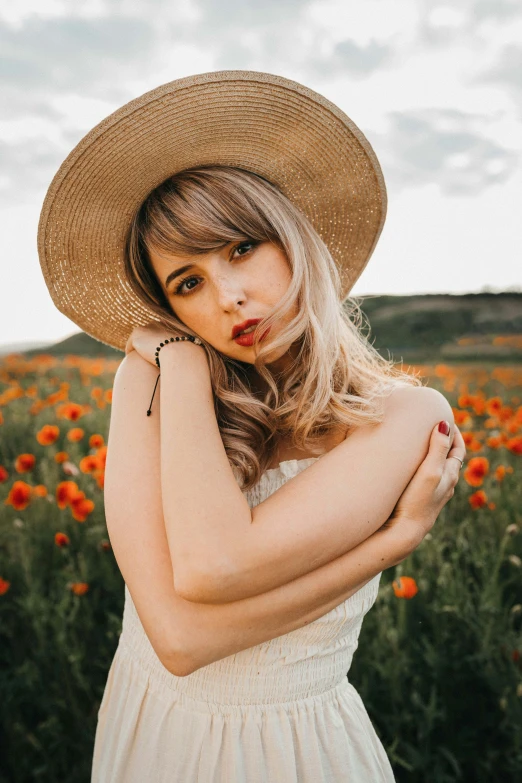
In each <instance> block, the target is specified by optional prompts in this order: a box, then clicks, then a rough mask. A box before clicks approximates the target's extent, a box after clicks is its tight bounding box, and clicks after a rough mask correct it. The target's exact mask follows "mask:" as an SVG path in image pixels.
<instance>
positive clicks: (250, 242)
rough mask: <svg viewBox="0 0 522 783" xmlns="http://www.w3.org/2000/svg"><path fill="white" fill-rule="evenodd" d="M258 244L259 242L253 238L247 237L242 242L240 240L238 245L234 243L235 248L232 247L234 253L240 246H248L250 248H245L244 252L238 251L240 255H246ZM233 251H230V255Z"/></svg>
mask: <svg viewBox="0 0 522 783" xmlns="http://www.w3.org/2000/svg"><path fill="white" fill-rule="evenodd" d="M259 244H260V242H256V241H255V240H253V239H248V240H246V241H244V242H240V243H239V244H238V245H236V246H235V248H234V253H235V252H237V251H239V250H240V249H241V248H244V247H247V248H248V247H250V250H248V249H247V251H246V253H240V256H246V255H248V253H251V252H252V251H253V250H255V248H256V247H257V246H258V245H259ZM234 253H232V255H234Z"/></svg>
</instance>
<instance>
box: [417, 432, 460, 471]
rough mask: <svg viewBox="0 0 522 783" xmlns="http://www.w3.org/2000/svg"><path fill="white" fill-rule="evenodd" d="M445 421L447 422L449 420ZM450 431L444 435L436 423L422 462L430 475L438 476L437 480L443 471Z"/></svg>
mask: <svg viewBox="0 0 522 783" xmlns="http://www.w3.org/2000/svg"><path fill="white" fill-rule="evenodd" d="M447 423H448V424H449V422H447ZM450 433H451V431H450V432H449V433H448V434H447V435H446V434H445V433H444V432H441V431H440V430H439V424H438V423H437V424H436V425H435V426H434V427H433V429H432V431H431V436H430V443H429V451H428V454H427V455H426V458H425V460H424V462H425V464H426V467H427V469H428V470H429V472H430V473H431V474H432V476H433V477H434V478H438V480H440V477H441V476H442V474H443V472H444V466H445V464H446V457H447V456H448V449H449V446H450ZM452 461H453V460H452Z"/></svg>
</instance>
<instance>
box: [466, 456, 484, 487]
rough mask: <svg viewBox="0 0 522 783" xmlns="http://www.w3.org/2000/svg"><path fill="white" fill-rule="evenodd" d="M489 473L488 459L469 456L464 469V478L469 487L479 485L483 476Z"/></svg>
mask: <svg viewBox="0 0 522 783" xmlns="http://www.w3.org/2000/svg"><path fill="white" fill-rule="evenodd" d="M488 473H489V460H488V459H487V457H471V459H470V460H468V464H467V465H466V470H465V471H464V478H465V480H466V481H467V482H468V484H469V485H470V487H480V485H481V484H482V482H483V481H484V476H487V474H488Z"/></svg>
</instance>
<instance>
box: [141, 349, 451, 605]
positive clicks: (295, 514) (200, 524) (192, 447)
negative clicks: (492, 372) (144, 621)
mask: <svg viewBox="0 0 522 783" xmlns="http://www.w3.org/2000/svg"><path fill="white" fill-rule="evenodd" d="M164 350H165V356H164V357H163V362H162V372H161V381H160V384H161V385H160V397H161V411H160V431H161V494H162V498H163V513H164V518H165V525H166V530H167V538H168V542H169V547H170V553H171V558H172V562H173V565H174V579H175V587H176V591H177V592H178V594H179V595H181V596H182V597H184V598H186V599H187V600H190V601H195V602H202V603H214V602H216V603H226V602H228V601H235V600H240V599H242V598H248V597H251V596H254V595H258V594H260V593H263V592H267V591H269V590H271V589H274V588H276V587H279V586H281V585H283V584H288V583H289V582H291V581H292V580H294V579H296V578H298V577H300V576H303V575H304V574H307V573H309V572H310V571H312V570H315V569H316V568H319V567H320V566H323V565H326V564H327V563H330V562H331V561H332V560H335V559H336V558H338V557H340V556H341V555H343V554H345V553H347V552H348V551H350V550H351V549H353V548H354V547H355V546H357V545H358V544H360V543H362V542H363V541H364V540H365V539H367V538H368V537H369V536H371V535H372V534H373V533H375V532H376V531H377V530H378V529H379V528H380V527H381V526H382V525H383V524H384V523H385V522H386V520H387V519H389V517H390V516H391V514H392V512H393V509H394V507H395V505H396V503H397V501H398V499H399V497H400V496H401V494H402V493H403V491H404V489H405V488H406V486H407V485H408V484H409V482H410V480H411V478H412V477H413V475H414V474H415V472H416V470H417V468H418V466H419V465H420V463H421V462H422V460H423V459H424V457H425V455H426V454H427V452H428V449H429V440H430V435H431V431H432V429H433V427H434V426H435V424H436V423H437V422H438V421H440V420H441V419H447V420H448V421H449V422H450V424H451V426H452V428H453V427H454V421H453V412H452V409H451V406H450V405H449V403H448V401H447V400H446V398H445V397H444V396H443V395H442V394H440V393H439V392H438V391H436V390H435V389H431V388H428V387H408V386H406V387H402V388H397V389H395V390H394V391H393V392H392V394H391V395H390V396H389V398H388V399H387V401H386V413H385V420H384V421H383V422H382V423H381V424H379V425H377V426H372V427H369V426H368V427H359V428H358V429H357V430H355V431H354V432H353V433H352V434H351V435H350V436H349V437H348V439H347V440H345V441H344V442H343V443H341V444H339V445H338V446H337V447H336V448H334V449H332V450H331V451H330V452H328V453H327V454H325V455H323V456H322V457H321V459H320V460H318V461H317V462H315V463H314V464H313V465H311V466H310V467H309V468H307V470H305V471H303V472H301V473H300V474H298V475H297V476H296V477H295V478H293V479H292V480H291V481H289V482H287V483H286V484H285V485H284V486H282V487H281V488H280V489H279V490H277V491H276V492H275V493H273V494H272V495H271V496H270V497H268V498H267V499H266V500H265V501H263V502H262V503H260V504H259V505H258V506H256V508H254V509H253V510H252V511H251V510H250V508H249V507H248V503H247V501H246V498H245V496H244V495H243V493H242V492H241V490H240V488H239V486H238V484H237V482H236V479H235V476H234V474H233V472H232V469H231V467H230V464H229V462H228V458H227V455H226V452H225V449H224V446H223V442H222V440H221V435H220V432H219V428H218V424H217V421H216V416H215V411H214V404H213V398H212V389H211V384H210V376H209V370H208V365H207V360H206V357H205V355H204V353H203V351H201V350H200V349H198V348H197V346H193V345H192V344H191V343H189V342H185V343H181V344H180V343H174V344H173V345H172V347H171V346H167V348H166V349H164ZM138 358H139V357H138ZM140 361H142V360H141V359H140ZM191 414H192V415H191ZM450 437H451V438H452V437H453V433H450ZM203 444H204V446H203Z"/></svg>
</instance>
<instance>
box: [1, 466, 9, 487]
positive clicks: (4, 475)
mask: <svg viewBox="0 0 522 783" xmlns="http://www.w3.org/2000/svg"><path fill="white" fill-rule="evenodd" d="M8 478H9V473H8V472H7V470H6V469H5V468H4V466H3V465H0V484H2V483H3V482H4V481H7V479H8Z"/></svg>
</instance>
